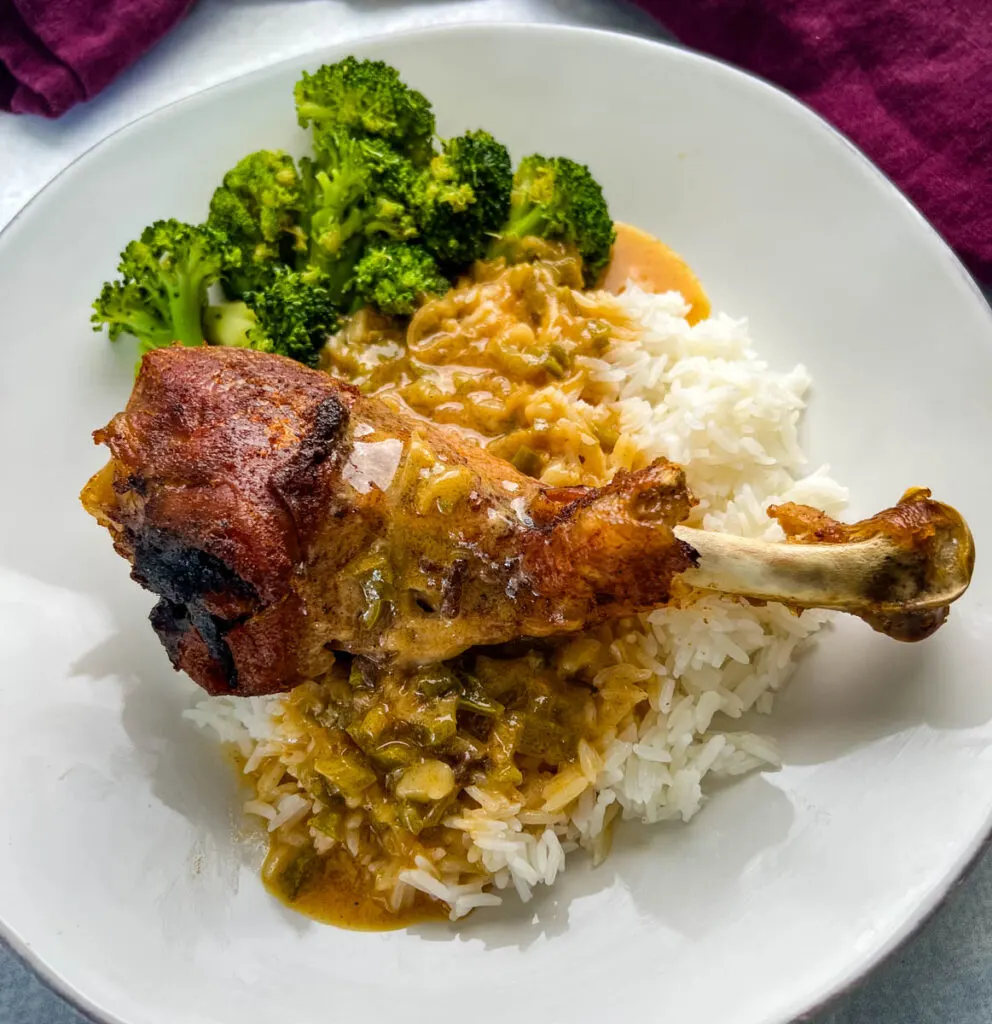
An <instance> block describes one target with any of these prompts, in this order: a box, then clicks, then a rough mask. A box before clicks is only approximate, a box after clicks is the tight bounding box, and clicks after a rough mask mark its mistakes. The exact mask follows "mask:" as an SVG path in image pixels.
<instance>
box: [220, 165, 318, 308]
mask: <svg viewBox="0 0 992 1024" xmlns="http://www.w3.org/2000/svg"><path fill="white" fill-rule="evenodd" d="M302 210H303V192H302V189H301V186H300V177H299V174H298V173H297V171H296V166H295V164H294V163H293V158H292V157H291V156H290V155H289V154H288V153H283V152H281V151H272V150H267V149H263V150H259V151H258V152H257V153H250V154H249V155H248V156H246V157H245V158H244V159H243V160H240V161H238V163H237V164H235V166H234V167H232V168H231V170H229V171H228V172H227V174H225V175H224V183H223V185H221V187H220V188H218V189H217V190H216V191H215V192H214V194H213V198H212V199H211V200H210V216H209V218H208V220H207V224H208V225H210V227H213V228H216V229H217V230H219V231H223V232H225V233H226V234H227V236H228V238H230V240H231V242H232V243H233V244H234V245H236V246H237V247H238V248H239V249H240V250H241V256H242V259H241V263H240V265H239V266H237V267H230V268H225V272H224V276H223V281H224V288H225V290H226V291H227V293H228V294H229V295H231V296H232V297H239V296H242V295H244V293H245V292H248V291H253V290H257V289H259V288H263V287H264V286H265V284H266V283H267V282H268V280H269V278H270V277H271V275H272V273H273V271H274V270H275V269H276V268H277V267H279V266H282V265H284V264H292V263H293V262H294V260H295V258H296V253H297V252H301V251H305V249H306V236H305V235H304V233H303V231H302V229H301V228H300V223H299V222H300V217H301V214H302Z"/></svg>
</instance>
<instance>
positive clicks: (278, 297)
mask: <svg viewBox="0 0 992 1024" xmlns="http://www.w3.org/2000/svg"><path fill="white" fill-rule="evenodd" d="M205 323H206V329H207V337H208V339H209V340H210V343H211V344H213V345H228V346H233V347H238V348H253V349H257V350H258V351H260V352H275V353H276V354H278V355H282V356H287V357H288V358H289V359H295V360H297V362H300V363H305V364H306V365H307V366H316V365H317V362H318V360H319V357H320V350H321V348H323V345H324V342H325V340H326V339H327V336H328V335H329V334H331V333H333V332H334V331H335V330H336V329H337V325H338V314H337V307H336V305H335V303H334V301H333V299H332V297H331V294H330V292H329V291H328V290H327V288H326V287H325V282H324V280H323V279H322V278H321V276H320V275H319V274H314V273H309V274H301V273H298V272H297V271H294V270H289V269H286V268H282V269H279V270H277V271H275V273H274V274H273V277H272V280H271V281H270V283H269V285H268V287H266V288H265V289H264V290H262V291H257V292H248V293H247V294H246V295H245V298H244V301H243V302H227V303H224V304H222V305H220V306H211V307H209V309H208V310H207V314H206V318H205Z"/></svg>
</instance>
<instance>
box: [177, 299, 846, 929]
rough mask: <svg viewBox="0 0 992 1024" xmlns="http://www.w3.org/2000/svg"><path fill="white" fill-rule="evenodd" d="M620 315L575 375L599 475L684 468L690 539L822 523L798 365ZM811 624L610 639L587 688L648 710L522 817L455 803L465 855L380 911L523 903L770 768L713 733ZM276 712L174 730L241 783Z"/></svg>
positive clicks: (756, 612)
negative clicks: (606, 658)
mask: <svg viewBox="0 0 992 1024" xmlns="http://www.w3.org/2000/svg"><path fill="white" fill-rule="evenodd" d="M619 302H620V303H621V304H622V306H623V307H624V308H625V310H626V313H627V314H628V315H629V316H630V318H631V319H632V320H633V321H635V322H636V323H638V324H639V325H640V328H641V330H640V333H639V336H638V337H637V338H636V339H635V340H632V341H625V342H624V343H623V344H615V345H613V346H612V348H611V349H610V350H609V351H607V352H606V353H605V354H604V356H603V358H590V357H586V356H582V357H580V359H579V360H578V362H579V364H580V365H582V366H583V367H584V369H585V371H586V372H587V374H588V375H589V376H590V377H592V378H594V379H595V380H597V381H598V382H600V384H601V385H602V386H603V387H604V388H607V389H612V393H613V394H614V396H615V400H614V408H615V410H616V411H617V413H618V414H619V417H620V424H621V428H622V434H621V437H620V440H619V441H618V442H617V445H616V448H615V449H614V453H613V459H614V464H616V465H622V464H628V465H629V464H631V462H632V461H633V460H634V459H635V458H637V457H642V458H643V457H645V456H646V457H647V458H654V457H657V456H665V457H667V458H669V459H671V460H672V461H675V462H680V463H683V464H684V465H685V466H686V471H687V476H688V481H689V485H690V487H691V489H692V491H693V493H694V495H695V496H696V497H697V498H698V499H699V505H698V506H697V507H696V508H695V509H694V510H693V515H692V518H691V520H690V521H691V522H692V523H693V525H699V526H703V527H705V528H707V529H714V530H722V531H725V532H728V533H733V534H738V535H742V536H751V537H760V538H765V539H781V537H782V534H781V531H780V528H779V527H778V525H777V524H776V523H775V522H774V521H772V520H770V519H769V518H768V517H767V516H766V514H765V509H766V508H767V507H768V505H769V504H772V503H773V502H785V501H797V502H801V503H807V504H812V505H816V506H817V507H819V508H822V509H824V510H825V511H826V512H828V513H830V514H836V513H838V512H839V511H840V510H841V509H842V508H843V507H844V504H845V502H846V499H847V494H846V491H845V489H844V488H842V487H840V486H839V485H838V484H837V483H835V482H834V481H833V480H831V479H830V477H829V475H828V470H827V467H823V468H821V469H818V470H816V471H815V472H814V473H812V474H809V475H805V476H803V475H802V471H803V467H804V463H805V459H804V456H803V453H802V450H801V448H800V445H799V440H798V433H797V425H798V421H799V417H800V415H801V413H802V410H803V408H804V402H805V394H806V391H807V390H808V388H809V386H810V378H809V375H808V374H807V372H806V370H805V369H804V368H803V367H801V366H799V367H796V368H795V369H793V370H791V371H790V372H786V373H779V372H775V371H773V370H771V369H769V367H768V366H767V364H766V363H764V362H763V361H762V360H760V359H759V358H758V357H757V355H756V354H755V352H754V349H753V347H752V344H751V339H750V337H749V334H748V329H747V324H746V322H745V321H743V320H735V319H732V318H730V317H727V316H724V315H717V316H714V317H711V318H710V319H708V320H704V321H702V322H700V323H698V324H696V325H694V326H690V325H689V323H688V322H687V321H686V319H685V316H686V314H687V312H688V308H687V307H686V305H685V303H684V302H683V300H682V298H681V297H680V296H679V295H678V294H676V293H668V294H665V295H651V294H648V293H645V292H643V291H641V290H640V289H637V288H634V287H630V288H628V290H627V291H626V292H625V293H624V294H623V295H622V296H621V297H620V298H619ZM541 401H542V402H544V403H546V404H547V403H549V402H550V403H551V405H549V410H551V409H552V406H553V405H554V402H555V401H557V399H555V398H554V396H553V395H548V394H545V395H543V396H542V398H541ZM552 411H553V410H552ZM549 414H550V413H549ZM581 432H582V431H580V432H579V433H580V434H581ZM578 436H579V435H578V434H577V437H578ZM580 440H581V438H580ZM589 440H590V441H591V440H592V439H591V438H590V439H589ZM826 618H827V615H826V614H825V613H822V612H819V611H806V612H803V613H802V614H800V615H795V614H794V613H793V612H791V611H790V610H789V609H787V608H785V607H783V606H781V605H776V604H768V605H764V606H761V607H758V606H752V605H750V604H748V603H747V602H745V601H742V600H739V599H736V598H732V597H724V596H719V595H707V596H703V597H701V598H700V599H699V600H697V601H695V602H694V603H692V604H691V605H689V606H687V607H682V608H677V607H671V608H662V609H658V610H656V611H654V612H651V613H650V614H649V615H646V616H644V617H642V619H641V620H640V622H639V623H636V624H635V626H634V628H631V627H630V626H629V625H628V626H626V627H624V628H623V629H622V630H621V629H620V628H619V627H618V628H617V629H616V630H615V631H614V635H613V638H612V641H611V642H610V643H609V645H608V649H609V655H610V661H611V664H610V667H609V668H607V669H604V670H603V671H601V672H600V673H599V675H598V676H597V679H596V685H597V687H601V688H602V687H609V686H610V685H617V686H619V685H621V684H622V685H624V686H630V685H635V686H637V687H640V688H641V689H642V690H643V692H644V693H646V695H647V703H646V705H644V706H645V707H646V709H647V710H646V711H645V712H644V713H643V714H641V715H639V717H638V718H637V719H636V720H635V721H634V722H633V723H632V724H628V725H627V726H626V727H625V728H624V730H623V731H622V732H621V733H620V734H619V735H615V736H613V737H612V738H611V739H609V742H608V743H606V744H605V746H604V747H603V748H602V749H594V747H593V746H591V745H590V744H588V743H586V742H585V741H583V744H584V746H583V747H581V748H580V750H579V757H578V761H577V763H575V764H574V765H570V766H568V767H566V768H563V769H562V770H561V771H559V772H558V773H557V775H555V776H554V777H553V778H551V779H550V781H548V782H546V783H545V785H544V790H543V793H542V797H543V801H544V802H543V806H541V807H539V808H537V809H535V808H533V807H528V808H524V807H523V805H522V803H521V802H519V801H510V800H508V799H506V798H505V797H504V796H502V795H500V794H498V793H494V792H489V791H486V790H484V789H481V788H479V787H468V789H467V790H466V791H465V793H466V795H467V797H469V798H470V799H471V800H472V801H474V803H475V804H476V805H477V806H475V807H468V808H464V809H462V808H463V805H462V804H459V813H458V814H455V815H452V816H451V817H449V818H448V819H447V820H446V821H445V825H446V826H447V827H448V828H449V829H451V830H454V831H455V832H456V833H461V834H462V835H463V837H464V847H465V849H464V854H463V855H462V856H459V857H451V856H449V855H448V853H447V852H446V851H445V850H444V849H441V848H438V850H437V851H435V852H434V854H432V857H431V858H428V857H417V859H416V863H415V864H412V865H409V866H408V867H406V868H405V869H403V870H400V871H399V872H398V873H396V874H395V876H393V877H392V881H389V882H388V883H383V884H389V885H391V886H392V891H391V895H390V901H391V905H392V906H393V907H394V908H398V907H400V906H402V905H405V904H406V903H407V902H408V901H409V899H410V897H411V894H412V892H413V891H414V890H420V891H422V892H425V893H427V894H429V895H430V896H432V897H434V898H436V899H439V900H442V901H444V902H445V903H447V904H448V906H449V907H450V911H451V913H450V916H451V918H452V919H456V918H458V917H461V916H463V915H464V914H466V913H468V912H469V911H470V910H472V909H474V908H476V907H485V906H495V905H496V904H498V903H499V902H500V901H501V896H500V895H499V891H501V890H503V889H506V888H508V887H510V886H512V887H513V888H515V890H516V892H517V893H518V895H519V898H520V899H521V900H528V899H530V896H531V893H532V890H533V888H534V886H537V885H551V884H552V883H553V882H554V880H555V879H556V878H557V876H558V874H559V873H560V872H561V871H562V870H563V869H564V867H565V856H566V853H567V852H568V851H570V850H572V849H575V848H576V847H583V848H585V849H586V850H588V851H590V852H591V853H592V855H593V857H594V859H595V860H596V861H597V862H598V861H599V860H601V859H602V858H603V857H604V856H605V855H606V853H607V852H608V849H609V838H610V831H611V828H610V826H611V824H612V822H613V820H614V819H615V818H617V817H620V816H622V817H623V818H627V819H637V820H640V821H643V822H657V821H664V820H669V819H681V820H683V821H689V820H690V819H691V818H692V817H693V816H694V815H695V814H696V812H697V811H698V810H699V809H700V807H701V805H702V802H703V799H704V785H705V782H706V781H707V780H708V779H711V778H718V777H727V776H736V775H741V774H744V773H746V772H749V771H753V770H755V769H761V768H768V767H775V766H777V765H778V764H779V763H780V761H779V755H778V752H777V751H776V749H775V747H774V744H772V743H771V742H770V741H769V740H767V739H764V738H762V737H760V736H757V735H755V734H753V733H749V732H743V731H737V730H734V729H732V728H730V727H729V726H730V725H731V723H732V720H734V719H738V718H740V716H741V715H742V714H743V713H744V712H746V711H748V710H751V709H755V710H757V711H759V712H766V713H767V712H768V711H770V710H771V707H772V703H773V695H774V693H775V692H776V691H778V690H779V689H780V688H781V687H782V686H783V684H784V683H785V682H786V680H787V679H788V677H789V675H790V673H791V670H792V667H793V665H794V662H795V656H796V654H797V652H798V650H799V649H800V647H801V646H802V644H803V643H804V642H805V641H806V640H807V639H808V638H809V637H810V636H811V635H812V634H814V633H815V632H816V631H817V630H818V629H819V628H820V626H821V625H822V624H823V623H824V621H826ZM602 643H603V641H602V640H600V639H597V638H595V637H586V638H582V639H579V640H577V641H576V642H575V643H574V644H573V645H572V646H571V647H570V648H569V650H568V652H567V659H570V664H571V667H573V668H576V669H577V668H579V667H580V666H581V665H582V664H588V663H590V662H591V660H592V655H593V654H595V653H597V651H598V650H599V648H600V647H601V645H602ZM280 709H281V699H280V698H279V697H261V698H260V697H256V698H248V699H244V698H237V699H232V698H228V697H215V698H211V699H209V700H206V701H203V702H201V703H200V704H199V705H198V706H197V707H196V708H194V709H192V710H190V711H188V712H187V715H188V717H189V718H191V719H192V720H193V721H195V722H196V723H197V724H198V725H201V726H209V727H211V728H212V729H214V730H215V731H216V733H217V735H218V736H219V737H220V739H221V740H223V741H224V742H228V743H235V744H237V746H238V748H239V749H240V751H241V753H242V755H243V756H244V757H245V758H246V759H247V765H246V770H247V771H249V772H250V771H254V770H255V769H256V768H257V767H259V766H260V765H261V764H262V763H263V762H264V761H265V759H266V757H269V756H271V754H272V751H273V749H274V748H277V747H278V746H279V716H280ZM275 781H276V782H278V779H276V780H275ZM309 808H310V801H309V800H308V799H307V798H306V797H305V795H303V794H300V793H293V792H273V793H272V794H269V795H268V796H266V795H265V794H263V793H261V792H259V793H256V795H255V798H254V799H252V800H251V801H249V802H248V804H246V806H245V810H246V811H247V812H248V813H251V814H255V815H258V816H259V817H261V818H263V819H266V825H267V827H268V828H269V829H270V830H276V829H279V828H281V827H284V826H287V825H290V824H292V823H294V822H298V821H299V820H300V819H301V818H302V817H304V816H305V815H306V814H307V812H308V810H309ZM358 817H359V819H360V815H359V816H358ZM311 834H312V835H314V836H315V841H317V843H318V848H320V842H319V840H317V839H316V837H317V833H316V832H315V830H311ZM345 845H346V846H347V847H348V848H349V849H350V850H351V851H352V853H353V854H354V855H355V856H357V855H358V853H359V849H360V842H359V834H358V829H357V827H352V828H349V829H348V831H347V833H346V838H345Z"/></svg>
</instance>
